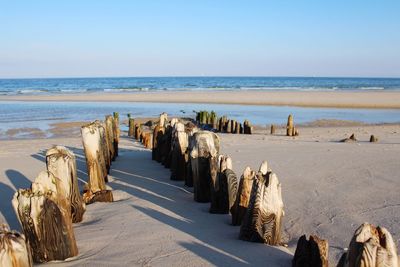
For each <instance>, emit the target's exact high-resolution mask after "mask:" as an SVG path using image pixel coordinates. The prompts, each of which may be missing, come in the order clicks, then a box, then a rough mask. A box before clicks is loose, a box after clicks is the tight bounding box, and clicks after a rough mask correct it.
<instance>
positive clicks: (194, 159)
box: [190, 131, 219, 202]
mask: <svg viewBox="0 0 400 267" xmlns="http://www.w3.org/2000/svg"><path fill="white" fill-rule="evenodd" d="M193 137H194V138H193V142H194V143H193V147H192V149H191V152H190V158H191V165H192V174H193V186H194V200H195V201H197V202H209V201H210V184H211V181H215V180H216V176H217V169H218V153H219V138H218V136H217V135H216V134H215V133H213V132H209V131H199V132H196V133H194V136H193Z"/></svg>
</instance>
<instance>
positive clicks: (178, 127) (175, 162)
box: [171, 122, 189, 181]
mask: <svg viewBox="0 0 400 267" xmlns="http://www.w3.org/2000/svg"><path fill="white" fill-rule="evenodd" d="M188 145H189V140H188V134H187V133H186V132H185V125H184V124H183V123H181V122H177V123H175V125H174V127H173V130H172V143H171V146H172V149H171V180H179V181H184V180H185V178H186V177H185V176H186V159H185V153H186V150H187V148H188Z"/></svg>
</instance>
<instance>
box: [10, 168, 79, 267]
mask: <svg viewBox="0 0 400 267" xmlns="http://www.w3.org/2000/svg"><path fill="white" fill-rule="evenodd" d="M12 205H13V207H14V210H15V212H16V214H17V217H18V219H19V221H20V223H21V226H22V229H23V231H24V234H25V237H26V238H27V241H28V244H29V247H30V249H31V254H32V257H33V260H34V261H35V262H47V261H53V260H65V259H67V258H70V257H73V256H76V255H78V247H77V246H76V241H75V236H74V231H73V229H72V219H71V206H70V202H69V200H68V199H66V198H65V192H63V186H62V181H61V180H60V179H58V178H57V177H55V176H54V175H53V174H52V173H51V172H48V171H43V172H41V173H39V175H38V177H37V178H36V179H35V182H34V183H32V188H31V189H24V190H22V189H20V190H18V191H17V192H16V193H15V195H14V198H13V200H12Z"/></svg>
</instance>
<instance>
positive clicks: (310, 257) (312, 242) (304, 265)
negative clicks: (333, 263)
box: [292, 235, 329, 267]
mask: <svg viewBox="0 0 400 267" xmlns="http://www.w3.org/2000/svg"><path fill="white" fill-rule="evenodd" d="M328 250H329V245H328V241H327V240H324V239H320V238H318V236H316V235H310V238H309V240H307V238H306V236H305V235H303V236H301V237H300V238H299V241H298V242H297V247H296V252H295V253H294V258H293V260H292V266H293V267H328V266H329V264H328V253H329V252H328Z"/></svg>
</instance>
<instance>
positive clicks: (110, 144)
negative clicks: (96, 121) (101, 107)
mask: <svg viewBox="0 0 400 267" xmlns="http://www.w3.org/2000/svg"><path fill="white" fill-rule="evenodd" d="M113 124H114V119H113V117H112V116H111V115H107V116H106V117H105V121H104V125H105V130H106V139H107V148H108V154H109V158H110V160H111V161H114V160H115V157H116V156H115V151H114V148H115V147H114V130H113V129H114V126H113ZM110 166H111V162H110Z"/></svg>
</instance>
